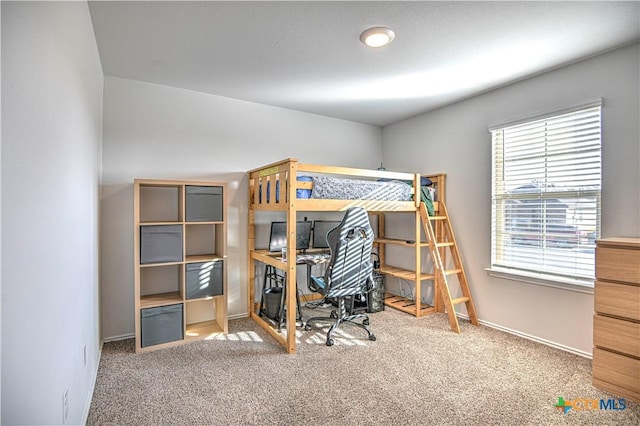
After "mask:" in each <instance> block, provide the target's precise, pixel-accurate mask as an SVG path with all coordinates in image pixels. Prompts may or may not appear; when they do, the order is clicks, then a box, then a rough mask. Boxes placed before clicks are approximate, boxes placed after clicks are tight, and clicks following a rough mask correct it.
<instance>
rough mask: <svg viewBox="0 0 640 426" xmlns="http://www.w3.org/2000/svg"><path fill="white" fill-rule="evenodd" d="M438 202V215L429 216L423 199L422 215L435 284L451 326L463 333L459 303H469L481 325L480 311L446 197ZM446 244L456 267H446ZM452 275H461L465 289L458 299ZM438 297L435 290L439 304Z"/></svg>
mask: <svg viewBox="0 0 640 426" xmlns="http://www.w3.org/2000/svg"><path fill="white" fill-rule="evenodd" d="M438 204H439V209H438V213H437V215H435V216H429V214H428V213H427V208H426V207H425V205H424V203H420V217H421V219H422V226H423V228H424V233H425V235H426V236H427V242H428V243H429V250H431V258H432V259H433V275H434V286H435V287H437V288H438V289H439V293H440V297H441V301H442V303H443V304H444V309H445V310H446V312H447V315H448V317H449V325H450V326H451V330H453V331H455V332H456V333H460V325H459V324H458V318H457V316H456V311H455V305H459V304H462V303H464V304H465V306H466V308H467V314H468V315H469V320H470V321H471V324H473V325H479V323H478V314H477V313H476V308H475V306H474V305H473V299H472V298H471V291H470V290H469V283H468V281H467V276H466V275H465V273H464V268H463V266H462V260H461V258H460V252H459V250H458V245H457V244H456V238H455V236H454V235H453V228H452V226H451V221H450V220H449V213H448V212H447V208H446V206H445V205H444V203H443V202H442V201H440V202H439V203H438ZM432 222H436V223H435V225H436V226H438V230H439V232H438V235H439V236H440V239H439V240H438V239H437V237H436V233H435V232H434V229H433V224H432ZM446 248H449V252H450V254H451V258H452V260H453V265H454V269H445V263H444V261H443V257H444V255H445V250H446ZM450 275H457V277H458V283H459V284H460V290H461V292H462V296H461V297H457V298H455V299H452V298H451V291H450V290H449V283H448V281H447V276H450ZM436 297H437V294H434V304H436V303H435V299H436ZM436 306H437V304H436Z"/></svg>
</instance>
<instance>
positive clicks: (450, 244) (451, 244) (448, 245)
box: [436, 241, 454, 247]
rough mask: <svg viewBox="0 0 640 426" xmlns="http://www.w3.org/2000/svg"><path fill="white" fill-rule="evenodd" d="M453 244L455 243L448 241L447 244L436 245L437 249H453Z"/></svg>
mask: <svg viewBox="0 0 640 426" xmlns="http://www.w3.org/2000/svg"><path fill="white" fill-rule="evenodd" d="M453 244H454V243H453V242H451V241H446V242H443V243H436V247H451V246H453Z"/></svg>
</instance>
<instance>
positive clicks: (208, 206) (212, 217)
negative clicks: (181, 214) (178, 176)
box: [185, 185, 223, 222]
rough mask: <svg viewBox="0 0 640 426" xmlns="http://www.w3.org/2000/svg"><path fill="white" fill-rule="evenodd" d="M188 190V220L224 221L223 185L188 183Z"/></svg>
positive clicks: (186, 190)
mask: <svg viewBox="0 0 640 426" xmlns="http://www.w3.org/2000/svg"><path fill="white" fill-rule="evenodd" d="M185 192H186V206H185V209H186V216H187V219H186V221H187V222H220V221H222V219H223V217H222V187H221V186H194V185H188V186H187V187H186V189H185Z"/></svg>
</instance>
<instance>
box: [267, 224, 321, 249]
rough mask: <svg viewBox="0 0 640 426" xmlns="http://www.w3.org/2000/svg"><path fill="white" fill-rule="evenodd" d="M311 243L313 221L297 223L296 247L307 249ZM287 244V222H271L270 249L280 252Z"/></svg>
mask: <svg viewBox="0 0 640 426" xmlns="http://www.w3.org/2000/svg"><path fill="white" fill-rule="evenodd" d="M310 243H311V222H307V221H299V222H297V223H296V249H297V250H306V249H308V248H309V246H310ZM286 246H287V222H271V235H270V236H269V251H270V252H278V251H281V250H282V249H283V248H284V247H286Z"/></svg>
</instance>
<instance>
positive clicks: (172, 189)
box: [140, 184, 182, 223]
mask: <svg viewBox="0 0 640 426" xmlns="http://www.w3.org/2000/svg"><path fill="white" fill-rule="evenodd" d="M181 199H182V187H181V186H180V185H175V186H166V185H163V186H161V185H153V184H140V222H141V223H143V222H182V202H181Z"/></svg>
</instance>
